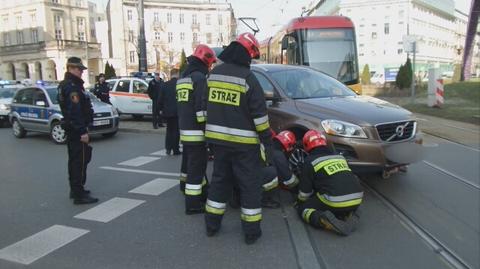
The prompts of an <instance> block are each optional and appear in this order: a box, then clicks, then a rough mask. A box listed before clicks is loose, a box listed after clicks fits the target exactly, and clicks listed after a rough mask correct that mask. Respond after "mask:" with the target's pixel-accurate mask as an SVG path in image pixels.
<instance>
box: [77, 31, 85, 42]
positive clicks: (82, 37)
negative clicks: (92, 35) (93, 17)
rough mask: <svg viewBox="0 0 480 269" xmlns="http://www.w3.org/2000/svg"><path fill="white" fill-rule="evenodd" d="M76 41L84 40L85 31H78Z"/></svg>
mask: <svg viewBox="0 0 480 269" xmlns="http://www.w3.org/2000/svg"><path fill="white" fill-rule="evenodd" d="M78 41H85V32H78Z"/></svg>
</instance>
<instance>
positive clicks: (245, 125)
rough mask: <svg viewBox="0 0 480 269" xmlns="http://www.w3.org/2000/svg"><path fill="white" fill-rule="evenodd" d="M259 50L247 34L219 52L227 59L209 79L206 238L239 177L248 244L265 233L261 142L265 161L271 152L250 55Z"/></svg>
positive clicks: (261, 96)
mask: <svg viewBox="0 0 480 269" xmlns="http://www.w3.org/2000/svg"><path fill="white" fill-rule="evenodd" d="M258 48H259V43H258V41H257V39H256V38H255V37H254V36H253V35H252V34H250V33H243V34H240V35H239V36H238V37H237V39H236V41H234V42H232V43H230V45H229V46H228V47H226V48H225V49H224V51H223V52H222V53H221V54H220V56H219V59H220V60H222V61H223V63H222V64H220V65H217V66H216V67H215V68H214V69H213V70H212V72H211V74H210V76H209V78H208V88H209V89H208V104H207V116H208V117H207V125H206V128H205V137H206V138H207V142H208V143H210V144H211V145H212V147H213V154H214V157H215V158H214V168H213V176H212V180H211V185H210V189H209V192H208V199H207V202H206V206H205V209H206V214H205V222H206V230H207V236H213V235H215V234H216V233H217V232H218V231H219V229H220V226H221V221H222V217H223V215H224V213H225V208H226V201H227V200H228V199H229V197H230V195H231V191H232V185H233V184H234V182H232V181H233V178H235V179H236V181H237V182H236V183H237V184H238V187H239V189H240V203H241V219H242V228H243V231H244V235H245V242H246V243H247V244H253V243H255V242H256V241H257V239H258V238H260V237H261V235H262V231H261V228H260V221H261V219H262V209H261V196H262V178H261V175H260V174H259V173H258V171H260V169H261V161H260V147H259V143H260V142H262V143H263V145H264V146H265V150H266V152H267V160H268V158H269V157H270V156H271V151H272V136H271V133H270V130H269V127H270V125H269V122H268V116H267V108H266V103H265V97H264V94H263V90H262V87H261V86H260V84H259V82H258V80H257V79H256V78H255V75H254V74H253V73H252V72H251V71H250V64H251V61H252V59H253V58H255V59H257V58H258V57H259V56H260V53H259V49H258ZM231 175H233V176H231Z"/></svg>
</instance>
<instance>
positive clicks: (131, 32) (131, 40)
mask: <svg viewBox="0 0 480 269" xmlns="http://www.w3.org/2000/svg"><path fill="white" fill-rule="evenodd" d="M134 39H135V36H134V35H133V30H129V31H128V41H129V42H133V40H134Z"/></svg>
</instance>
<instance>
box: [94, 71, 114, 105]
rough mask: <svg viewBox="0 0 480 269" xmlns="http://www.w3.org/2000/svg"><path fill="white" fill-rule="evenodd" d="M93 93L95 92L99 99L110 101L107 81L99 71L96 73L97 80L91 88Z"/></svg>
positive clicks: (105, 101)
mask: <svg viewBox="0 0 480 269" xmlns="http://www.w3.org/2000/svg"><path fill="white" fill-rule="evenodd" d="M93 94H95V96H96V97H98V99H100V101H102V102H104V103H107V104H112V103H110V88H109V87H108V83H107V82H105V74H103V73H100V75H98V82H97V83H96V84H95V88H93Z"/></svg>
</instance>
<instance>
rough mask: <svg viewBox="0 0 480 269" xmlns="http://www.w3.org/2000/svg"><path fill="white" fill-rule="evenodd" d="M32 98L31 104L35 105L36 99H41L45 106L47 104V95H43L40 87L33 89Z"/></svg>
mask: <svg viewBox="0 0 480 269" xmlns="http://www.w3.org/2000/svg"><path fill="white" fill-rule="evenodd" d="M32 99H33V105H36V103H37V102H38V101H43V102H44V103H45V106H48V103H47V97H46V96H45V93H44V92H43V91H42V90H40V89H35V90H34V92H33V98H32Z"/></svg>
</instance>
